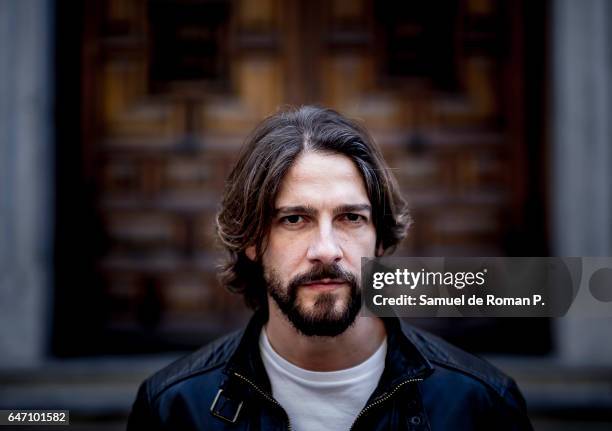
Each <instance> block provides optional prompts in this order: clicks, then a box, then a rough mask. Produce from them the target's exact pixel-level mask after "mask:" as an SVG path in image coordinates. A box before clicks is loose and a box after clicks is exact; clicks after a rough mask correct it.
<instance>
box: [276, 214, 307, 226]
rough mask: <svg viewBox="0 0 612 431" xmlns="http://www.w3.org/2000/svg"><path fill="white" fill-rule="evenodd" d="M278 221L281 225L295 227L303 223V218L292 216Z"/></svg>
mask: <svg viewBox="0 0 612 431" xmlns="http://www.w3.org/2000/svg"><path fill="white" fill-rule="evenodd" d="M280 221H281V223H283V224H286V225H296V224H299V223H300V222H302V221H304V218H303V217H302V216H301V215H297V214H292V215H288V216H285V217H283V218H281V220H280Z"/></svg>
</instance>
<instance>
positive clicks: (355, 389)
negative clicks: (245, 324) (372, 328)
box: [259, 329, 387, 431]
mask: <svg viewBox="0 0 612 431" xmlns="http://www.w3.org/2000/svg"><path fill="white" fill-rule="evenodd" d="M259 349H260V351H261V358H262V360H263V364H264V367H265V368H266V371H267V373H268V377H269V378H270V383H271V384H272V395H273V396H274V398H275V399H276V400H277V401H278V402H279V404H280V405H281V406H282V407H283V408H284V409H285V411H286V412H287V414H288V415H289V420H290V421H291V426H292V428H293V429H295V430H296V431H319V430H330V431H346V430H348V429H349V428H350V427H351V425H352V424H353V422H354V421H355V418H356V417H357V415H358V414H359V412H360V411H361V409H362V408H363V407H365V404H366V402H367V400H368V398H370V395H371V394H372V392H373V391H374V389H375V388H376V385H377V384H378V381H379V380H380V376H381V375H382V372H383V369H384V368H385V356H386V354H387V339H386V338H385V339H384V341H383V343H382V344H381V345H380V347H379V348H378V350H376V352H374V354H373V355H372V356H370V357H369V358H368V359H366V360H365V361H364V362H362V363H361V364H358V365H356V366H354V367H352V368H347V369H344V370H339V371H323V372H322V371H309V370H305V369H303V368H300V367H297V366H295V365H293V364H292V363H290V362H289V361H287V360H286V359H285V358H283V357H282V356H280V355H279V354H278V353H277V352H276V351H275V350H274V349H273V348H272V346H271V345H270V341H269V340H268V336H267V334H266V331H265V329H262V331H261V336H260V337H259Z"/></svg>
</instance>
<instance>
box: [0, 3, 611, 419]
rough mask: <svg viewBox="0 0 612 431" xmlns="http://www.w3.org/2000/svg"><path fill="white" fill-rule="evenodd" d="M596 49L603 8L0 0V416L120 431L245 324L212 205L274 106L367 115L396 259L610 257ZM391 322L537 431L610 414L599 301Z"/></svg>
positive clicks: (606, 101) (600, 54) (607, 55)
mask: <svg viewBox="0 0 612 431" xmlns="http://www.w3.org/2000/svg"><path fill="white" fill-rule="evenodd" d="M611 41H612V3H610V2H608V1H606V0H584V1H575V0H542V1H528V0H514V1H494V0H446V1H428V2H424V1H409V0H404V1H374V0H328V1H323V0H311V1H306V0H284V1H283V0H251V1H249V0H235V1H232V0H175V1H170V0H87V1H84V0H81V1H61V0H56V1H53V0H0V409H8V408H63V409H70V411H71V419H72V423H73V424H74V426H73V428H76V429H83V430H119V429H123V428H124V426H125V419H126V417H127V414H128V412H129V409H130V406H131V403H132V401H133V398H134V395H135V391H136V388H137V386H138V384H139V383H140V382H141V381H142V380H143V379H144V378H145V377H146V376H147V375H149V374H151V373H152V372H154V371H155V370H157V369H159V368H160V367H162V366H164V365H165V364H167V363H169V362H170V361H172V360H173V359H175V358H177V357H179V356H181V355H182V354H184V353H186V352H188V351H190V350H193V349H195V348H196V347H197V346H200V345H202V344H204V343H206V342H207V341H209V340H211V339H212V338H214V337H216V336H218V335H220V334H223V333H225V332H228V331H229V330H231V329H234V328H237V327H239V326H240V325H242V324H243V323H244V322H245V321H246V320H247V319H248V317H249V315H250V312H249V311H248V310H247V309H246V308H245V307H244V306H243V304H242V301H241V298H240V297H237V296H234V295H230V294H229V293H226V292H225V291H224V290H223V289H222V288H221V287H219V285H218V283H217V281H216V265H217V264H218V262H219V258H220V257H221V256H222V254H221V250H220V248H219V246H218V244H217V243H216V241H215V237H214V215H215V212H216V210H217V207H218V203H219V199H220V196H221V192H222V189H223V185H224V181H225V177H226V175H227V174H228V172H229V169H230V167H231V164H232V162H233V161H234V160H235V157H236V154H237V151H238V148H239V147H240V145H241V143H242V142H243V140H244V138H245V136H246V134H247V133H248V132H249V130H250V129H251V128H252V127H253V126H254V125H255V124H256V123H257V122H258V121H259V120H261V119H262V118H264V117H265V116H267V115H269V114H270V113H273V112H274V111H276V109H277V108H278V107H280V106H283V105H286V104H293V105H295V104H304V103H318V104H323V105H326V106H329V107H332V108H335V109H337V110H340V111H341V112H343V113H344V114H346V115H348V116H350V117H353V118H358V119H360V120H362V121H363V122H364V123H365V125H366V126H367V127H368V128H369V130H370V131H371V132H372V134H373V136H374V138H375V139H376V140H377V142H378V143H379V145H380V146H381V147H382V149H383V152H384V154H385V157H386V159H387V161H388V162H389V164H390V166H391V167H392V168H393V169H394V172H395V174H396V176H397V178H398V180H399V181H400V184H401V187H402V190H403V192H404V194H405V196H406V199H407V200H408V202H409V204H410V207H411V208H412V214H413V217H414V219H415V223H414V225H413V227H412V230H411V232H410V235H409V237H408V239H407V241H406V242H405V244H404V245H403V246H402V247H401V248H400V249H399V250H398V252H397V253H396V255H400V256H401V255H412V256H612V187H611V186H612V129H611V125H610V124H611V122H610V120H611V119H612V49H611V44H610V42H611ZM587 275H588V274H587ZM611 316H612V312H611ZM413 323H414V324H417V325H420V326H422V327H424V328H426V329H428V330H430V331H433V332H436V333H438V334H441V335H442V336H444V337H446V338H447V339H449V340H450V341H452V342H454V343H456V344H458V345H460V346H462V347H464V348H465V349H468V350H470V351H472V352H475V353H477V354H481V355H483V356H485V357H487V358H488V359H490V360H491V361H493V362H494V363H495V364H496V365H498V366H499V367H501V368H502V369H503V370H504V371H506V372H507V373H509V374H510V375H512V376H513V377H515V378H516V380H517V381H518V383H519V386H521V388H522V390H523V393H524V395H525V397H526V399H527V402H528V405H529V409H530V414H531V417H532V419H533V421H534V425H535V428H536V430H574V429H576V430H578V429H580V430H600V429H601V430H603V429H606V430H608V429H610V427H611V425H612V319H601V318H598V319H587V318H584V319H578V318H572V319H569V318H563V319H519V318H507V319H466V318H464V319H434V320H415V321H413Z"/></svg>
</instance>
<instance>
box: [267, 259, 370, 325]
mask: <svg viewBox="0 0 612 431" xmlns="http://www.w3.org/2000/svg"><path fill="white" fill-rule="evenodd" d="M264 278H265V280H266V283H267V285H268V293H269V294H270V296H271V297H272V299H273V300H274V301H275V302H276V304H277V305H278V308H279V309H280V310H281V311H282V312H283V314H284V315H285V316H286V317H287V319H288V320H289V322H291V324H292V325H293V326H294V327H295V329H297V330H298V332H300V333H302V334H303V335H306V336H310V337H313V336H319V337H335V336H338V335H340V334H342V333H343V332H344V331H346V330H347V329H348V328H349V327H350V326H351V325H352V324H353V323H354V322H355V318H356V317H357V314H358V313H359V310H360V309H361V290H360V289H359V288H358V286H357V278H356V277H355V275H354V274H352V273H350V272H348V271H345V270H343V269H342V268H340V266H339V265H338V264H336V263H333V264H330V265H317V266H315V267H313V268H312V269H311V270H310V271H308V272H307V273H304V274H300V275H298V276H296V277H294V278H293V279H292V280H290V281H289V283H288V284H287V286H283V284H282V282H281V281H280V278H279V277H278V276H277V275H276V274H275V272H274V271H273V270H266V271H264ZM324 278H330V279H337V280H342V281H343V282H345V283H346V284H348V286H349V293H348V298H347V299H346V304H345V305H343V306H342V308H341V309H338V306H337V303H338V301H340V300H341V297H340V296H339V295H338V293H336V292H323V293H319V294H318V295H317V297H316V299H315V302H314V304H313V307H312V309H311V310H306V309H304V305H303V304H302V303H301V302H300V301H299V299H298V293H299V289H300V287H301V285H303V284H306V283H311V282H314V281H317V280H321V279H324Z"/></svg>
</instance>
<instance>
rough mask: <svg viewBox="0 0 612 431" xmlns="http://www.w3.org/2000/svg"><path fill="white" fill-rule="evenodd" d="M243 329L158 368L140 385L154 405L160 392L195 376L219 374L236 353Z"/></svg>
mask: <svg viewBox="0 0 612 431" xmlns="http://www.w3.org/2000/svg"><path fill="white" fill-rule="evenodd" d="M242 333H243V330H239V331H235V332H232V333H230V334H227V335H225V336H223V337H221V338H219V339H217V340H215V341H213V342H211V343H209V344H207V345H205V346H204V347H202V348H200V349H198V350H197V351H195V352H193V353H191V354H189V355H186V356H184V357H182V358H180V359H178V360H176V361H175V362H173V363H171V364H170V365H168V366H166V367H164V368H162V369H161V370H159V371H158V372H156V373H155V374H153V375H152V376H151V377H149V378H148V379H147V380H145V382H144V383H143V385H142V386H143V388H146V389H145V390H146V392H147V394H146V395H147V398H148V399H149V400H150V401H151V402H154V401H155V399H156V398H158V397H159V396H160V395H161V394H162V393H164V392H166V391H168V390H169V389H171V388H173V387H175V386H177V385H180V384H181V383H184V382H186V381H188V380H190V379H193V378H195V377H205V376H206V375H207V374H214V373H215V372H218V371H220V370H221V369H222V368H223V367H224V366H225V365H226V364H227V361H228V360H229V358H230V357H231V356H232V354H233V353H234V351H235V350H236V348H237V346H238V344H239V342H240V338H241V336H242Z"/></svg>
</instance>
